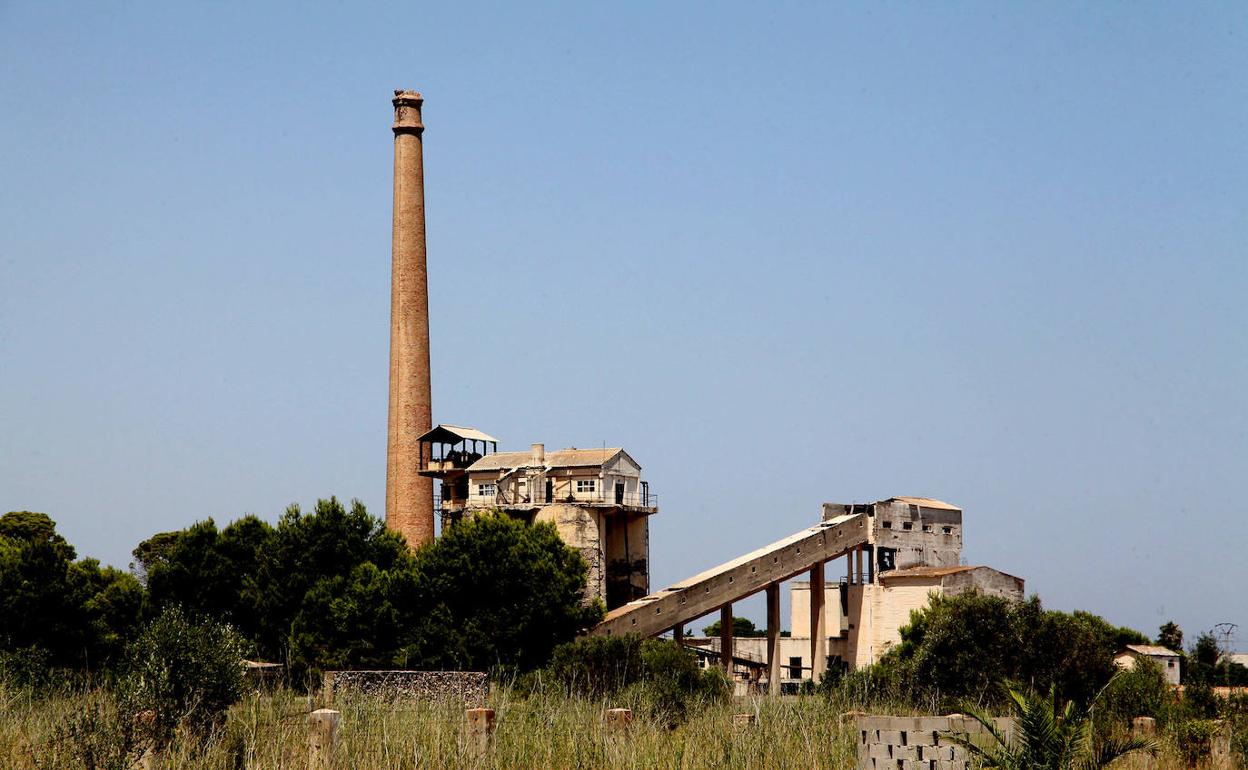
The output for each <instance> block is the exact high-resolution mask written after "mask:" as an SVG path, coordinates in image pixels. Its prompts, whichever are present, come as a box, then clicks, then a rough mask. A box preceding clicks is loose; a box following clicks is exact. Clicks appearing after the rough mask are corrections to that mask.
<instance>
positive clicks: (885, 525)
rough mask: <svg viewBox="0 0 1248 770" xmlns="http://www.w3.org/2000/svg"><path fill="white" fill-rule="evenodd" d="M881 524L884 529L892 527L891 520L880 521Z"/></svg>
mask: <svg viewBox="0 0 1248 770" xmlns="http://www.w3.org/2000/svg"><path fill="white" fill-rule="evenodd" d="M882 524H883V526H884V529H892V528H893V522H891V521H885V522H882Z"/></svg>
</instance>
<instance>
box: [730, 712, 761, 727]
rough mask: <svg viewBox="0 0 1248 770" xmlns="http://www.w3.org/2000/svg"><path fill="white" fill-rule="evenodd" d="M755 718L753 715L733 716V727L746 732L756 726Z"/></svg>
mask: <svg viewBox="0 0 1248 770" xmlns="http://www.w3.org/2000/svg"><path fill="white" fill-rule="evenodd" d="M755 721H756V720H755V717H754V715H753V714H733V715H732V727H733V729H735V730H738V731H740V730H745V729H748V728H750V727H753V726H754V723H755Z"/></svg>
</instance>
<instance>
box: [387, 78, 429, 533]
mask: <svg viewBox="0 0 1248 770" xmlns="http://www.w3.org/2000/svg"><path fill="white" fill-rule="evenodd" d="M393 101H394V125H393V126H392V128H393V129H394V229H393V234H392V241H391V278H390V414H389V429H388V437H387V443H386V527H388V528H389V529H392V530H394V531H395V532H398V533H399V534H401V535H403V537H404V538H405V539H406V540H407V544H408V545H409V546H410V547H412V548H415V547H416V546H418V545H421V544H422V543H427V542H429V541H430V540H433V479H430V478H427V477H424V476H421V475H420V474H419V468H418V464H419V451H420V449H419V446H418V444H417V439H418V438H419V437H420V436H421V435H422V434H424V433H425V432H426V431H428V430H429V429H430V428H431V427H432V411H431V407H430V400H431V399H430V393H429V286H428V280H427V277H426V274H425V164H424V157H423V154H422V149H421V142H422V140H421V134H423V133H424V130H425V126H424V124H423V123H421V120H420V106H421V104H422V102H423V101H424V100H423V99H422V98H421V96H420V94H418V93H416V92H415V91H395V92H394V100H393Z"/></svg>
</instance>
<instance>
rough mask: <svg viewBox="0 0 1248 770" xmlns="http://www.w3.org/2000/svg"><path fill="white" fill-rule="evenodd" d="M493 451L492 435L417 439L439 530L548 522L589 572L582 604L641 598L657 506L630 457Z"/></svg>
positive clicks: (445, 429) (616, 450)
mask: <svg viewBox="0 0 1248 770" xmlns="http://www.w3.org/2000/svg"><path fill="white" fill-rule="evenodd" d="M497 446H498V441H497V440H496V439H495V438H494V437H493V436H490V435H488V434H486V433H482V432H481V431H479V430H476V429H475V428H466V427H460V426H455V425H438V426H437V427H435V428H433V429H432V430H430V431H429V432H427V433H426V434H424V435H423V436H421V437H420V450H419V463H420V473H421V474H422V475H425V476H428V477H431V478H433V479H436V480H437V481H438V482H440V483H439V488H438V490H437V494H436V495H435V499H434V502H435V505H436V507H437V509H438V511H439V513H440V515H441V519H442V527H443V528H446V527H452V526H454V525H455V524H456V523H457V522H459V521H462V520H463V519H464V518H465V517H468V516H472V515H475V514H479V513H481V512H484V511H492V510H498V511H502V512H503V513H506V514H507V515H509V516H513V517H515V518H518V519H522V520H524V521H526V522H529V523H534V522H543V521H546V522H550V523H551V524H553V525H554V526H555V529H556V530H557V531H558V532H559V536H560V537H561V538H562V539H563V541H564V542H566V543H567V544H568V545H569V546H571V547H573V548H575V549H577V551H579V552H580V554H581V556H582V557H583V558H584V559H585V562H586V564H588V565H589V574H588V576H587V579H586V590H585V594H586V598H587V599H589V600H592V599H601V600H602V601H603V603H604V604H605V605H606V606H607V608H608V609H611V608H614V607H618V606H620V605H622V604H627V603H628V602H631V601H633V600H634V599H638V598H640V597H642V596H645V595H646V594H647V593H649V591H650V523H649V519H650V516H652V515H654V514H655V513H657V512H658V500H657V498H656V497H655V495H654V494H653V493H651V491H650V485H649V482H647V481H645V480H643V479H642V478H641V465H640V464H638V463H637V461H636V460H634V459H633V458H632V457H631V456H630V455H629V454H628V452H626V451H624V449H622V448H620V447H610V448H602V449H576V448H570V449H560V450H554V451H551V452H547V451H546V448H545V446H544V445H543V444H532V445H531V447H530V449H529V451H527V452H499V451H496V450H497Z"/></svg>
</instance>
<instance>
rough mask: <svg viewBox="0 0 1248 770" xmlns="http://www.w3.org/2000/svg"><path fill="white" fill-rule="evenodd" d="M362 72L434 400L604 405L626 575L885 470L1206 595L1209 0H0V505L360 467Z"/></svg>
mask: <svg viewBox="0 0 1248 770" xmlns="http://www.w3.org/2000/svg"><path fill="white" fill-rule="evenodd" d="M394 88H415V89H418V90H420V91H422V92H423V93H424V95H425V98H426V104H425V122H426V125H427V126H428V129H427V132H426V139H425V154H426V166H427V176H426V185H427V196H428V230H429V259H430V263H429V276H430V288H431V292H432V297H431V304H432V313H433V318H432V330H433V366H434V371H433V377H434V417H435V420H437V421H443V422H453V423H461V424H470V425H475V426H477V427H479V428H481V429H483V430H486V431H488V432H490V433H492V434H494V435H497V436H499V437H500V438H501V439H502V441H503V445H504V447H506V448H512V449H516V448H525V447H527V446H528V444H529V443H530V442H534V441H543V442H545V443H546V444H547V446H548V447H551V448H554V447H561V446H570V445H575V446H583V447H584V446H601V445H603V444H607V445H622V446H624V447H626V448H627V449H628V450H629V452H630V453H631V454H633V455H634V456H635V457H636V458H637V459H638V461H639V462H641V464H642V465H643V466H644V468H645V473H646V475H647V477H648V478H649V480H650V482H651V484H652V486H653V488H654V490H655V491H656V492H657V493H658V494H659V495H660V502H661V505H662V509H661V512H660V513H659V515H658V516H657V517H655V519H654V520H653V523H652V529H651V559H652V565H653V570H652V571H653V579H654V584H655V586H656V587H660V586H662V585H664V584H667V583H670V582H672V581H675V580H677V579H679V578H682V577H684V576H686V575H689V574H692V573H694V572H697V571H698V570H700V569H702V568H704V567H707V566H709V565H711V564H714V563H717V562H719V561H721V560H723V559H726V558H728V557H731V556H734V555H736V554H738V553H740V552H743V551H745V550H748V549H751V548H753V547H756V546H758V545H760V544H762V543H764V542H768V541H770V540H772V539H775V538H778V537H781V536H783V535H786V534H788V533H790V532H792V531H794V530H796V529H798V528H801V527H803V526H806V525H808V524H810V523H812V522H813V521H814V520H816V519H817V517H818V514H819V503H820V502H821V501H824V500H833V501H842V502H850V501H868V500H873V499H878V498H883V497H888V496H891V495H897V494H911V495H925V496H931V497H938V498H942V499H946V500H950V501H953V502H956V503H958V504H960V505H962V506H963V507H964V509H965V511H966V551H965V553H966V556H967V558H968V559H969V560H970V561H971V562H972V563H987V564H990V565H992V566H995V567H997V568H998V569H1002V570H1005V571H1007V572H1011V573H1014V574H1018V575H1021V576H1023V577H1025V578H1026V579H1027V586H1028V590H1029V591H1035V592H1038V593H1039V594H1040V595H1041V597H1042V598H1043V599H1044V601H1045V602H1046V603H1047V604H1048V605H1050V606H1053V607H1057V608H1063V609H1072V608H1086V609H1089V610H1092V611H1095V612H1099V613H1103V614H1105V615H1106V616H1107V617H1109V618H1110V619H1111V620H1113V621H1115V622H1119V623H1125V624H1130V625H1133V626H1136V627H1139V628H1140V629H1142V630H1144V631H1147V632H1149V633H1153V632H1155V630H1156V627H1157V625H1158V624H1160V623H1161V622H1163V621H1165V620H1167V619H1170V618H1173V619H1175V620H1177V621H1178V622H1179V623H1180V624H1181V625H1182V626H1183V627H1184V629H1185V630H1186V631H1187V632H1188V635H1189V638H1191V637H1194V635H1195V633H1196V632H1197V631H1199V630H1200V629H1203V628H1208V627H1209V626H1211V625H1213V624H1214V623H1217V622H1221V621H1234V622H1238V623H1241V624H1244V626H1245V634H1244V637H1245V641H1246V642H1248V592H1245V591H1244V586H1245V585H1248V558H1245V548H1246V546H1248V515H1246V514H1248V503H1246V502H1245V494H1246V489H1245V488H1246V486H1248V406H1246V404H1248V398H1246V395H1248V310H1245V307H1246V304H1245V303H1246V294H1248V5H1245V4H1243V3H1239V2H1228V3H1222V4H1208V3H1166V4H1131V5H1127V4H1108V3H1105V4H1095V5H1092V6H1089V5H1088V4H1086V3H1069V4H1059V3H1044V4H1040V3H1029V4H1023V3H1016V4H1001V3H983V4H965V3H940V4H932V3H913V4H909V3H889V4H846V5H841V6H839V7H829V6H828V4H790V5H784V6H780V7H775V8H771V9H768V8H766V7H764V6H763V5H760V4H757V3H731V4H730V3H714V4H709V3H708V4H702V5H695V4H679V6H678V7H677V4H670V3H629V4H606V3H593V4H587V3H568V4H563V5H546V4H534V3H524V4H503V5H469V4H465V3H435V4H428V5H425V6H422V5H420V4H415V3H412V4H393V5H377V4H365V3H358V4H357V3H333V4H328V3H322V4H311V3H290V4H287V5H278V4H268V3H261V4H254V3H194V4H191V3H167V2H161V3H137V2H136V3H78V4H63V3H36V2H0V367H2V368H0V372H2V376H0V511H2V510H9V509H33V510H40V511H46V512H47V513H49V514H51V515H52V516H53V517H54V518H55V519H56V520H57V521H58V523H59V524H60V527H61V528H62V530H63V531H64V533H65V534H66V536H67V537H68V538H69V539H70V540H71V541H72V542H73V543H74V544H76V545H77V546H78V548H79V552H80V553H82V554H84V555H92V556H97V557H99V558H101V559H102V560H104V561H106V562H110V563H113V564H117V565H120V566H124V565H125V564H126V563H127V562H128V561H129V552H130V549H131V548H133V547H134V545H135V544H136V543H137V542H138V541H140V540H141V539H143V538H144V537H146V536H148V535H150V534H152V533H154V532H156V531H161V530H168V529H174V528H178V527H182V526H185V525H187V524H190V523H191V522H193V521H195V520H197V519H202V518H205V517H208V516H212V517H215V518H216V519H217V520H218V522H223V521H225V520H228V519H231V518H233V517H236V516H238V515H240V514H243V513H246V512H254V513H258V514H260V515H262V516H264V517H267V518H274V517H276V515H277V514H279V513H280V511H281V509H282V508H283V507H284V506H285V505H286V504H288V503H290V502H292V501H297V502H299V503H301V504H303V505H305V506H307V505H310V504H311V503H312V502H313V501H314V500H315V499H316V497H318V496H329V495H338V496H339V497H342V498H351V497H358V498H360V499H361V500H363V501H364V502H365V503H366V504H367V505H368V506H369V508H370V510H372V511H373V512H374V513H376V514H378V515H380V514H381V513H382V509H383V503H384V484H385V429H386V426H385V419H386V387H387V351H388V328H389V260H390V252H389V248H390V194H391V187H390V185H391V150H392V138H391V134H390V129H389V124H390V119H391V114H392V112H391V106H390V102H389V99H390V95H391V91H392V89H394ZM751 608H752V609H751ZM746 609H747V610H749V611H751V612H757V608H756V607H753V606H752V605H750V606H747V608H746ZM1245 646H1248V645H1245Z"/></svg>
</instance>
